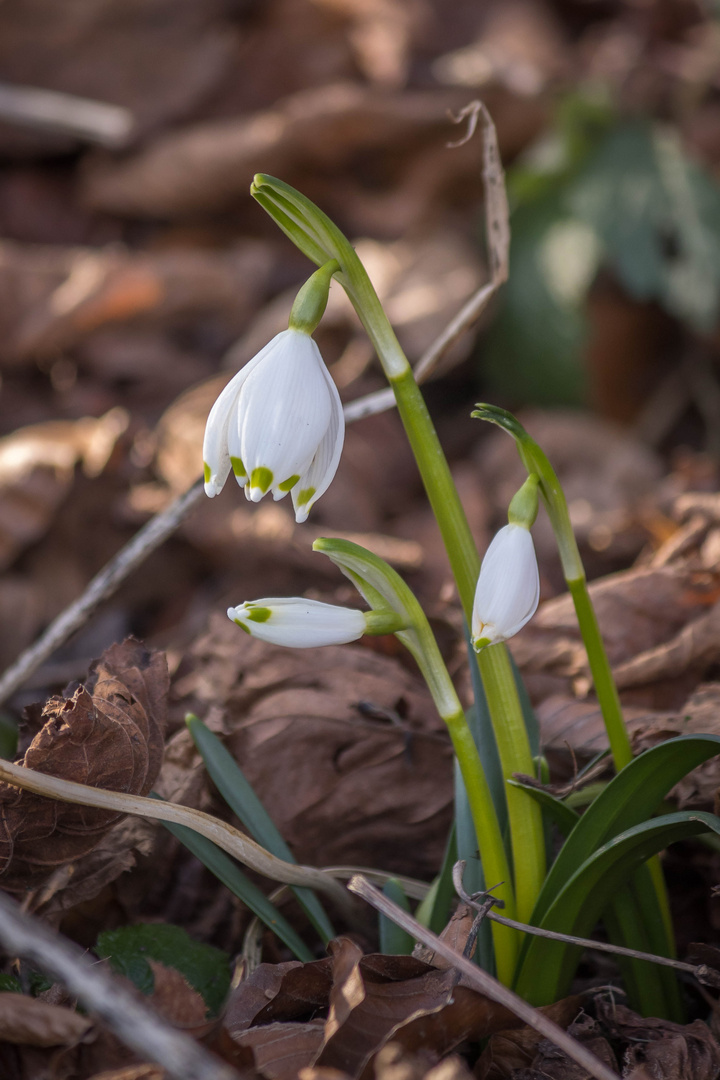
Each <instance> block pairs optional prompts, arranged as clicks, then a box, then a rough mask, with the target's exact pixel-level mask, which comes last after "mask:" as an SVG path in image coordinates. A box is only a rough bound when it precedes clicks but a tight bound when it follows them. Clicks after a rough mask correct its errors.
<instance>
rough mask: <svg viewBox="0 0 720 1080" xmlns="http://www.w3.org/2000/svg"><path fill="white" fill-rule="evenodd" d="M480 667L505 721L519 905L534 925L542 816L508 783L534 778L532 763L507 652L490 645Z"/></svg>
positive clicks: (500, 729) (542, 868)
mask: <svg viewBox="0 0 720 1080" xmlns="http://www.w3.org/2000/svg"><path fill="white" fill-rule="evenodd" d="M478 662H479V666H480V673H481V675H482V679H483V683H484V685H485V693H486V695H487V701H488V707H489V709H490V715H491V717H492V716H501V717H502V718H503V722H502V723H501V724H498V725H497V726H495V727H494V731H495V739H496V742H497V748H498V754H499V755H500V766H501V768H502V774H503V780H504V781H505V798H506V799H507V808H508V820H509V822H510V842H511V845H512V853H513V864H514V866H515V903H516V906H517V913H518V916H517V917H518V919H519V920H520V922H530V921H531V916H532V912H533V908H534V907H535V901H536V900H537V898H538V895H539V893H540V889H541V888H542V884H543V881H544V880H545V874H546V872H547V867H546V865H545V833H544V830H543V823H542V811H541V810H540V806H539V804H538V803H536V808H537V811H538V812H537V813H536V814H528V813H527V801H528V793H527V792H526V791H523V789H522V788H519V787H516V786H515V785H513V784H508V783H507V781H508V780H511V779H512V776H513V773H516V772H522V773H524V774H525V775H526V776H532V775H533V773H534V765H533V759H532V754H531V753H530V745H529V743H528V738H527V730H526V728H525V721H524V719H523V714H522V709H521V708H520V701H519V699H518V695H517V692H516V691H515V681H514V678H513V673H512V668H511V666H510V657H509V654H508V651H507V649H506V648H505V646H504V645H501V644H498V645H488V646H487V647H486V648H484V649H482V650H481V651H480V653H479V654H478ZM509 687H511V688H512V693H509V692H508V688H509ZM519 795H522V798H518V796H519ZM530 798H532V797H531V796H530ZM532 801H533V802H535V800H532Z"/></svg>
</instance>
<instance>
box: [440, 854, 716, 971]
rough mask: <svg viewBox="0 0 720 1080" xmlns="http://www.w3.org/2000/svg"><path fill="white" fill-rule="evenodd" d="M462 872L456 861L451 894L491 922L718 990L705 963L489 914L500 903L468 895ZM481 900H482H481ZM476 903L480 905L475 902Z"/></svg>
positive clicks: (485, 895)
mask: <svg viewBox="0 0 720 1080" xmlns="http://www.w3.org/2000/svg"><path fill="white" fill-rule="evenodd" d="M464 872H465V860H464V859H460V860H459V861H458V862H456V863H455V865H454V866H453V884H454V886H455V892H456V893H457V894H458V896H459V897H460V899H461V900H462V901H463V903H465V904H467V905H468V906H469V907H471V908H473V909H474V910H475V911H477V912H478V913H479V914H482V917H483V918H487V919H490V920H491V921H492V922H497V923H501V925H502V926H509V927H510V929H511V930H520V932H521V933H523V934H532V935H533V936H534V937H544V938H549V939H550V940H551V941H563V942H565V944H566V945H580V946H582V948H584V949H593V950H594V951H595V952H606V953H612V954H613V955H615V956H628V957H630V959H631V960H647V962H648V963H649V964H658V965H660V967H671V968H675V970H676V971H685V972H687V974H688V975H694V977H695V978H696V979H697V981H698V982H700V983H704V984H705V986H714V987H716V988H717V987H720V973H718V972H717V971H715V969H714V968H711V967H709V966H708V965H707V964H687V963H685V961H683V960H673V959H671V958H670V957H669V956H658V955H657V954H656V953H646V952H640V951H639V949H627V948H626V947H625V946H624V945H612V944H611V943H610V942H609V941H593V940H592V939H591V938H581V937H574V936H573V935H572V934H561V933H559V932H558V931H556V930H543V929H542V928H541V927H540V926H529V925H528V924H527V923H522V922H517V921H516V920H515V919H507V918H505V916H504V915H498V914H497V912H495V911H492V910H491V908H492V906H493V904H501V903H502V901H499V900H495V898H494V897H493V896H492V895H491V894H492V890H489V891H488V892H482V893H477V894H475V895H473V896H470V895H468V893H467V892H465V889H464V887H463V874H464ZM483 898H485V899H483ZM478 901H480V902H478Z"/></svg>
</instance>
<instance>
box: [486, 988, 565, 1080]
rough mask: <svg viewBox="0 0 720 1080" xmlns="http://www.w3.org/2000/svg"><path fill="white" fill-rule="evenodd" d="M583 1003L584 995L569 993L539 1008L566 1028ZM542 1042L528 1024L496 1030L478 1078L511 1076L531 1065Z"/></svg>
mask: <svg viewBox="0 0 720 1080" xmlns="http://www.w3.org/2000/svg"><path fill="white" fill-rule="evenodd" d="M581 1004H582V998H580V997H568V998H563V1000H562V1001H558V1002H556V1003H555V1004H554V1005H548V1006H545V1007H544V1008H542V1009H540V1010H539V1011H540V1012H541V1013H543V1015H545V1016H547V1017H548V1018H549V1019H550V1020H554V1021H555V1023H556V1024H559V1025H560V1027H562V1028H567V1026H568V1024H570V1023H571V1021H572V1020H573V1018H574V1017H575V1016H577V1014H578V1011H579V1009H580V1008H581ZM542 1042H543V1036H542V1035H541V1034H540V1033H539V1032H538V1031H535V1029H534V1028H530V1027H527V1025H524V1026H522V1027H519V1028H517V1029H516V1030H507V1031H506V1030H503V1031H499V1032H497V1033H496V1034H494V1035H493V1036H492V1037H491V1038H490V1040H489V1042H488V1044H487V1046H486V1047H485V1049H484V1050H483V1052H482V1054H481V1056H480V1060H479V1061H478V1063H477V1067H476V1076H477V1078H478V1080H510V1078H511V1077H514V1076H516V1075H517V1074H516V1072H515V1070H518V1073H519V1072H520V1070H522V1069H525V1068H529V1067H530V1066H531V1064H532V1062H533V1060H534V1058H535V1055H536V1053H537V1049H538V1047H539V1046H540V1044H541V1043H542Z"/></svg>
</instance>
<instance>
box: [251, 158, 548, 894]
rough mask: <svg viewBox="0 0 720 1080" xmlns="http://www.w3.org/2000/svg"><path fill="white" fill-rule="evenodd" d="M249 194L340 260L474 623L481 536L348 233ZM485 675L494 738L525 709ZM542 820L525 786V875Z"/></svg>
mask: <svg viewBox="0 0 720 1080" xmlns="http://www.w3.org/2000/svg"><path fill="white" fill-rule="evenodd" d="M251 193H252V195H253V196H254V198H255V199H257V201H258V202H259V203H260V205H261V206H262V207H263V208H264V209H265V210H266V211H267V212H268V213H269V214H270V216H271V217H272V218H273V219H274V220H275V222H276V223H277V224H278V225H279V227H280V228H281V229H282V230H283V231H284V232H285V233H286V235H287V236H289V237H290V239H291V240H292V241H293V243H295V244H296V245H297V247H299V248H300V250H301V251H303V252H304V253H305V254H306V255H307V256H308V258H310V259H311V260H312V261H313V262H315V263H316V264H317V265H319V266H320V265H323V264H324V263H326V262H327V261H328V260H329V259H337V261H338V263H339V264H340V272H339V273H338V274H336V280H338V281H339V282H340V284H341V285H342V286H343V288H344V289H345V291H346V292H347V294H348V297H349V298H350V300H351V302H352V304H353V306H354V308H355V310H356V311H357V313H358V316H359V318H360V320H361V322H362V324H363V326H364V327H365V329H366V331H367V333H368V336H369V338H370V340H371V341H372V343H373V345H374V347H375V350H376V352H377V354H378V357H379V359H380V362H381V364H382V366H383V371H384V372H385V375H386V376H387V378H388V381H389V382H390V385H391V387H392V389H393V393H394V394H395V400H396V402H397V406H398V411H399V413H400V417H401V419H402V422H403V424H404V426H405V430H406V432H407V435H408V439H409V441H410V445H411V448H412V451H413V453H414V455H415V460H416V461H417V464H418V468H419V470H420V475H421V477H422V480H423V484H424V486H425V491H426V492H427V495H428V498H429V500H430V505H431V507H432V510H433V513H434V514H435V518H436V520H437V522H438V525H439V527H440V532H441V534H442V538H443V541H444V543H445V547H446V549H447V552H448V557H449V560H450V565H451V567H452V571H453V575H454V577H455V581H456V584H457V589H458V593H459V595H460V600H461V603H462V606H463V610H464V612H465V618H466V619H467V621H468V624H469V623H470V621H471V615H472V606H473V599H474V595H475V585H476V583H477V577H478V573H479V569H480V560H479V558H478V553H477V550H476V547H475V542H474V540H473V537H472V533H471V531H470V527H469V525H468V521H467V517H466V516H465V511H464V510H463V507H462V504H461V502H460V499H459V497H458V493H457V489H456V487H455V484H454V482H453V479H452V476H451V474H450V468H449V466H448V463H447V459H446V458H445V454H444V453H443V450H442V447H441V445H440V441H439V439H438V437H437V433H436V432H435V428H434V427H433V424H432V421H431V419H430V414H429V413H428V411H427V407H426V405H425V401H424V399H423V397H422V394H421V392H420V388H419V387H418V385H417V383H416V381H415V377H414V375H413V373H412V369H411V368H410V365H409V363H408V360H407V358H406V356H405V354H404V353H403V351H402V348H401V347H400V344H399V342H398V340H397V337H396V336H395V332H394V330H393V328H392V326H391V325H390V322H389V320H388V318H387V315H386V314H385V312H384V310H383V307H382V304H381V303H380V300H379V299H378V296H377V293H376V292H375V290H374V288H373V286H372V283H371V281H370V279H369V277H368V275H367V271H366V270H365V267H364V266H363V265H362V263H361V262H360V260H359V259H358V257H357V255H356V253H355V251H354V249H353V247H352V245H351V244H350V242H349V241H348V239H347V237H345V236H344V235H343V233H342V232H341V231H340V230H339V229H338V227H337V226H336V225H335V224H334V222H332V221H331V220H330V218H328V217H327V215H326V214H324V213H323V212H322V211H321V210H320V209H319V208H318V207H317V206H315V204H314V203H312V202H311V201H310V200H309V199H308V198H306V197H305V196H304V195H302V194H301V192H299V191H296V190H295V188H293V187H291V186H290V185H289V184H285V183H284V182H283V181H282V180H277V179H275V178H274V177H272V176H267V175H265V174H263V173H259V174H258V175H257V176H256V177H255V178H254V180H253V184H252V187H251ZM497 648H498V650H499V651H500V650H502V651H504V649H505V647H504V646H498V647H497ZM506 660H507V656H506ZM481 670H482V669H481ZM484 678H490V679H493V678H498V679H499V680H500V685H498V686H497V687H493V688H491V692H489V693H488V700H489V701H492V702H493V703H494V704H493V705H491V706H490V718H491V721H492V725H493V729H494V730H495V733H496V738H501V737H502V729H503V727H504V725H505V724H506V722H507V717H506V710H507V709H508V708H510V709H511V710H512V715H513V717H515V716H520V715H521V711H520V703H519V701H518V697H517V690H516V687H515V681H514V679H513V676H512V672H511V670H510V664H509V660H508V662H507V663H506V665H505V666H504V667H503V668H498V671H497V672H495V670H494V669H491V670H489V671H488V672H487V673H486V675H485V677H484ZM486 689H488V688H487V687H486ZM511 702H512V705H511V704H510V703H511ZM514 726H515V725H514V723H513V727H514ZM523 730H524V729H523ZM498 733H500V734H499V735H498ZM521 739H522V737H521V733H520V731H519V730H517V731H516V737H515V740H514V742H513V746H517V747H519V746H520V743H521ZM525 749H527V753H525ZM529 758H530V750H529V743H528V740H527V734H525V736H524V743H523V752H522V754H521V755H520V757H519V760H518V761H517V762H516V763H515V766H514V770H513V771H522V769H523V768H524V763H525V762H526V761H527V760H529ZM521 762H522V764H521ZM461 766H462V762H461ZM540 821H541V813H540V808H539V806H538V805H537V803H536V802H535V800H534V799H533V798H532V797H531V796H530V795H528V794H527V792H524V791H521V792H519V798H518V799H517V800H516V801H515V812H514V814H513V815H511V816H510V829H511V833H513V832H514V833H517V837H516V838H515V839H514V841H513V851H514V852H517V853H518V854H521V855H522V861H521V862H520V863H519V864H518V865H517V866H516V867H515V870H516V873H517V874H518V875H519V874H520V873H522V874H523V875H524V874H525V871H524V864H525V860H526V859H529V860H530V861H532V862H533V864H534V863H535V861H536V860H537V859H538V857H540V858H543V859H544V844H543V843H542V831H541V829H540V828H539V823H540ZM533 836H539V837H540V843H541V848H540V855H539V856H538V853H533V854H532V855H531V853H530V852H529V851H526V844H527V842H528V839H529V838H530V837H533ZM531 880H533V881H534V874H532V875H531Z"/></svg>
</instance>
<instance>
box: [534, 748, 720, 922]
mask: <svg viewBox="0 0 720 1080" xmlns="http://www.w3.org/2000/svg"><path fill="white" fill-rule="evenodd" d="M718 753H720V736H717V735H680V736H678V738H676V739H669V740H668V741H667V742H664V743H660V745H659V746H654V747H653V748H652V749H650V750H646V751H645V753H644V754H640V756H639V757H636V758H634V759H633V761H631V762H630V764H629V765H626V766H625V768H624V769H621V770H620V772H619V773H618V774H617V775H616V776H615V777H613V779H612V780H611V781H610V783H609V784H608V785H607V787H606V788H605V790H604V791H603V792H601V794H600V795H598V797H597V799H595V801H594V802H593V803H592V805H591V806H589V807H588V809H587V810H586V811H585V813H584V814H583V815H582V817H581V818H580V820H579V821H578V823H577V825H576V826H575V828H574V829H573V831H572V832H571V833H570V835H569V836H568V838H567V840H566V841H565V843H564V844H563V846H562V848H561V850H560V852H559V854H558V856H557V858H556V860H555V862H554V863H553V865H552V867H551V869H550V872H549V873H548V876H547V878H546V879H545V884H544V886H543V889H542V892H541V893H540V896H539V898H538V902H537V905H536V907H535V910H534V912H533V922H534V923H535V924H536V925H541V923H540V920H542V919H543V917H544V915H545V913H546V912H547V911H548V909H549V907H550V905H551V904H552V903H553V902H554V900H555V898H556V896H557V895H558V894H559V892H560V890H561V889H562V887H563V885H564V884H565V883H566V882H567V881H569V880H570V878H571V877H572V875H573V874H574V873H575V872H576V871H577V869H578V867H579V866H581V865H582V864H583V863H584V862H585V860H586V859H588V858H589V857H590V856H591V855H592V853H593V852H594V851H595V850H596V849H597V848H598V847H600V845H601V844H604V843H606V841H608V840H610V839H611V838H612V837H613V836H616V835H617V834H618V833H620V832H623V831H625V830H627V829H629V828H632V826H634V825H637V824H639V823H640V822H642V821H645V820H646V819H647V818H649V817H650V816H651V815H652V814H653V813H654V812H655V810H656V809H657V808H658V806H660V804H661V803H662V801H663V799H664V798H665V796H666V795H667V793H668V792H669V791H670V789H671V788H672V787H674V785H675V784H676V783H678V781H679V780H681V779H682V778H683V776H685V775H686V774H687V773H689V772H690V771H691V770H692V769H694V768H696V767H697V766H698V765H701V764H702V762H703V761H707V760H708V758H711V757H714V756H715V755H716V754H718Z"/></svg>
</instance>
